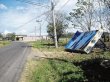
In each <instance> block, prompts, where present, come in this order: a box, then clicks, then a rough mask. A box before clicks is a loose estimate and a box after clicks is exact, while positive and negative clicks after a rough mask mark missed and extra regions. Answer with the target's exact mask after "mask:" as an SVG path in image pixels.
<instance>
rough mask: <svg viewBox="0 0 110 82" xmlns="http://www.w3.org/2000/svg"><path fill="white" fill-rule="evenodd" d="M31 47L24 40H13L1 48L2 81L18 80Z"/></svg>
mask: <svg viewBox="0 0 110 82" xmlns="http://www.w3.org/2000/svg"><path fill="white" fill-rule="evenodd" d="M30 51H31V48H30V47H29V46H28V45H27V44H26V43H23V42H12V44H11V45H9V46H6V47H4V48H0V82H18V79H19V77H20V74H21V72H22V69H23V67H24V63H25V60H26V57H27V55H28V54H29V53H30Z"/></svg>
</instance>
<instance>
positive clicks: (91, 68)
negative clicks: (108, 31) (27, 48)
mask: <svg viewBox="0 0 110 82" xmlns="http://www.w3.org/2000/svg"><path fill="white" fill-rule="evenodd" d="M104 54H105V55H104ZM102 55H103V56H102ZM92 56H93V55H86V54H82V56H81V55H80V54H79V55H78V54H77V55H75V56H74V57H71V58H69V59H68V58H43V59H42V58H40V59H36V60H33V61H34V69H33V70H29V71H32V72H31V75H29V77H28V78H27V81H25V82H109V81H110V79H109V74H110V71H109V70H108V71H106V70H107V69H106V68H102V66H101V65H100V63H101V61H102V60H104V59H109V60H110V52H105V53H103V54H100V55H99V54H97V55H95V56H94V57H92ZM35 64H36V65H35ZM28 67H29V68H31V67H32V66H31V65H30V66H28ZM105 72H106V73H105ZM107 74H108V75H107ZM102 76H103V77H102Z"/></svg>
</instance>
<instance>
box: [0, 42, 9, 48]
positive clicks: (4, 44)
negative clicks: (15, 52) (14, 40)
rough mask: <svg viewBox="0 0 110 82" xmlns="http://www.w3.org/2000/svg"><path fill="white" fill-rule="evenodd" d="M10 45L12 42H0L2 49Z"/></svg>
mask: <svg viewBox="0 0 110 82" xmlns="http://www.w3.org/2000/svg"><path fill="white" fill-rule="evenodd" d="M9 44H10V41H0V47H3V46H6V45H9Z"/></svg>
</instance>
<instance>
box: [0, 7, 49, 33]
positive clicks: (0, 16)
mask: <svg viewBox="0 0 110 82" xmlns="http://www.w3.org/2000/svg"><path fill="white" fill-rule="evenodd" d="M40 10H42V11H41V12H40ZM45 11H47V9H45V8H41V7H34V6H30V5H29V6H27V7H25V6H17V7H16V8H12V9H8V11H6V12H3V13H0V28H1V29H0V31H5V30H8V31H10V32H16V33H17V34H30V33H31V32H32V31H34V29H35V26H36V27H37V29H38V28H39V24H38V23H37V22H36V20H37V18H36V17H37V16H39V15H40V14H41V13H43V12H45ZM34 18H36V19H34ZM38 18H39V17H38ZM32 19H34V20H32ZM44 19H45V17H44V18H43V19H42V20H44ZM30 20H31V21H30ZM39 20H41V19H40V18H39ZM28 21H30V22H28ZM27 22H28V23H27ZM26 23H27V24H26ZM24 24H25V25H24ZM43 30H46V26H45V27H44V28H43ZM38 32H39V30H37V33H38Z"/></svg>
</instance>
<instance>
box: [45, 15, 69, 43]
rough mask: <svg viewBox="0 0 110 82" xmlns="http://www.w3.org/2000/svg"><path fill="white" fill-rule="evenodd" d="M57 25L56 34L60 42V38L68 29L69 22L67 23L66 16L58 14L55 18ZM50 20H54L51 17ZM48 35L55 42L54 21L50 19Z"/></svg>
mask: <svg viewBox="0 0 110 82" xmlns="http://www.w3.org/2000/svg"><path fill="white" fill-rule="evenodd" d="M55 17H56V18H55V23H56V24H55V25H56V32H57V41H59V38H60V37H61V36H62V35H63V33H64V32H65V29H66V28H67V27H68V25H67V22H66V21H65V20H66V19H65V18H66V16H65V15H64V14H62V13H57V14H56V16H55ZM50 18H52V17H51V16H50ZM47 33H48V35H49V36H50V38H52V39H53V41H54V27H53V21H52V20H51V19H50V20H49V23H48V25H47Z"/></svg>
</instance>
